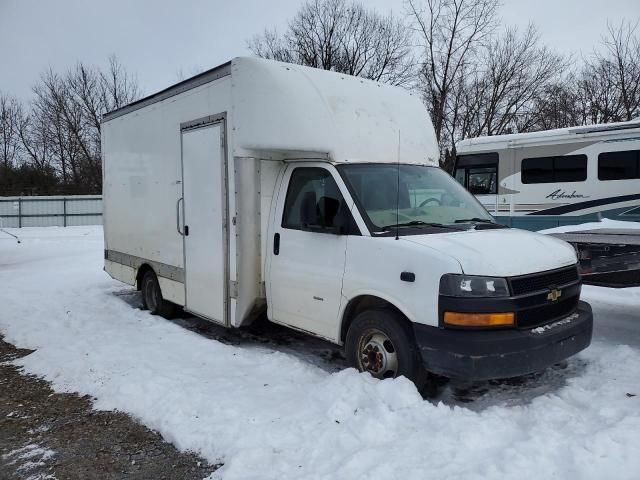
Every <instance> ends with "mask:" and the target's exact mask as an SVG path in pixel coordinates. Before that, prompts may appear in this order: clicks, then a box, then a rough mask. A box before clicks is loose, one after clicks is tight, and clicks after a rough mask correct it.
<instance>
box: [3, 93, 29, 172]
mask: <svg viewBox="0 0 640 480" xmlns="http://www.w3.org/2000/svg"><path fill="white" fill-rule="evenodd" d="M23 117H24V114H23V111H22V105H21V104H20V103H19V102H18V101H17V100H16V99H15V98H12V97H9V96H8V95H5V94H3V93H2V92H0V164H2V165H4V166H8V165H15V164H16V163H17V162H18V160H19V158H20V154H21V146H22V142H21V141H20V124H21V123H22V121H23Z"/></svg>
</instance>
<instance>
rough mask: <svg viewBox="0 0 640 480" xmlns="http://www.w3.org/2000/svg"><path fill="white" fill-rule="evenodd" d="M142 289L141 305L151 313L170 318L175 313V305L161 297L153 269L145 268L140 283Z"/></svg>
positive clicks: (158, 283)
mask: <svg viewBox="0 0 640 480" xmlns="http://www.w3.org/2000/svg"><path fill="white" fill-rule="evenodd" d="M140 290H141V291H142V306H143V308H144V309H146V310H149V311H150V312H151V313H152V314H153V315H160V316H162V317H164V318H172V317H173V316H174V315H175V313H176V305H175V304H174V303H171V302H169V301H167V300H165V299H164V298H162V290H161V289H160V282H158V277H157V276H156V274H155V273H154V272H153V270H147V271H146V272H145V274H144V276H143V277H142V283H141V284H140Z"/></svg>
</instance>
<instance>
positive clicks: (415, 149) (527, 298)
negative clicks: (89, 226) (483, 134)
mask: <svg viewBox="0 0 640 480" xmlns="http://www.w3.org/2000/svg"><path fill="white" fill-rule="evenodd" d="M102 135H103V138H102V146H103V160H104V224H105V230H104V231H105V270H106V271H107V272H108V273H109V274H110V275H111V276H112V277H114V278H116V279H119V280H121V281H123V282H126V283H129V284H131V285H137V287H138V288H139V289H140V290H142V296H143V300H144V304H145V306H146V307H147V308H148V309H150V310H151V311H152V312H154V313H159V314H162V315H171V314H172V312H173V310H174V309H175V306H176V305H179V306H182V307H184V309H185V310H187V311H189V312H192V313H193V314H195V315H198V316H200V317H202V318H205V319H208V320H210V321H212V322H216V323H219V324H222V325H224V326H227V327H241V326H244V325H247V324H249V323H251V322H252V321H253V320H254V319H255V318H256V317H257V316H259V315H263V314H264V313H266V315H267V316H268V318H269V320H271V321H272V322H276V323H280V324H283V325H286V326H289V327H291V328H294V329H297V330H301V331H304V332H308V333H309V334H312V335H315V336H319V337H322V338H325V339H327V340H330V341H332V342H335V343H337V344H341V345H344V346H345V350H346V353H347V356H348V358H349V360H350V362H351V364H352V365H353V366H354V367H356V368H358V369H360V370H362V371H367V372H370V373H371V374H372V375H374V376H375V377H378V378H386V377H396V376H399V375H404V376H406V377H408V378H410V379H412V380H413V381H415V382H417V383H418V384H420V383H422V382H423V381H425V379H427V378H428V376H427V375H424V372H425V370H426V371H430V372H434V373H437V374H441V375H444V376H448V377H457V378H464V379H489V378H499V377H511V376H518V375H522V374H525V373H529V372H533V371H537V370H541V369H544V368H545V367H547V366H549V365H551V364H553V363H555V362H558V361H560V360H562V359H565V358H567V357H569V356H571V355H573V354H575V353H577V352H579V351H580V350H582V349H584V348H586V347H587V346H588V345H589V342H590V340H591V329H592V313H591V308H590V307H589V305H588V304H586V303H584V302H582V301H580V300H579V298H580V289H581V280H580V277H579V274H578V271H577V268H576V261H577V260H576V255H575V252H574V250H573V248H571V246H569V245H568V244H567V243H565V242H563V241H561V240H558V239H555V238H552V237H548V236H544V235H538V234H535V233H530V232H524V231H519V230H512V229H509V228H505V227H503V226H501V225H498V224H496V223H495V222H494V220H493V218H492V217H491V216H490V215H489V214H488V213H487V211H486V210H485V209H484V208H483V207H482V205H481V204H480V203H478V202H477V201H476V199H475V198H474V197H473V195H471V194H470V193H468V192H467V191H466V190H465V189H464V188H463V187H462V186H461V185H460V184H459V183H457V182H456V181H455V180H454V179H453V178H452V177H450V176H449V175H448V174H446V173H445V172H444V171H442V170H441V169H440V168H439V167H438V157H439V155H438V147H437V142H436V139H435V135H434V132H433V127H432V125H431V122H430V121H429V117H428V113H427V111H426V110H425V108H424V106H423V105H422V103H421V101H420V100H419V99H418V98H416V97H413V96H412V95H410V94H409V93H407V92H406V91H405V90H403V89H401V88H396V87H391V86H387V85H382V84H379V83H376V82H372V81H368V80H363V79H359V78H354V77H350V76H348V75H342V74H337V73H333V72H326V71H322V70H316V69H311V68H306V67H301V66H294V65H289V64H285V63H278V62H273V61H267V60H261V59H251V58H238V59H235V60H233V61H232V62H229V63H227V64H224V65H221V66H219V67H217V68H215V69H213V70H210V71H208V72H205V73H203V74H200V75H198V76H196V77H194V78H191V79H189V80H186V81H184V82H182V83H179V84H177V85H175V86H173V87H170V88H168V89H166V90H164V91H162V92H159V93H157V94H155V95H152V96H150V97H148V98H145V99H143V100H140V101H138V102H136V103H133V104H131V105H129V106H126V107H124V108H122V109H120V110H116V111H114V112H111V113H109V114H107V115H106V116H105V118H104V119H103V128H102Z"/></svg>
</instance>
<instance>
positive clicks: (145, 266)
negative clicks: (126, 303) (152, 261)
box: [136, 263, 155, 290]
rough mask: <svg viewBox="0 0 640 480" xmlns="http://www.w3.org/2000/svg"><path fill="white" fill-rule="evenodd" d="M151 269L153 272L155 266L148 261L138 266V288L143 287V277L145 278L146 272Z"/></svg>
mask: <svg viewBox="0 0 640 480" xmlns="http://www.w3.org/2000/svg"><path fill="white" fill-rule="evenodd" d="M149 270H151V271H152V272H153V268H151V265H149V264H148V263H143V264H142V265H140V267H139V268H138V273H136V288H137V289H138V290H141V289H142V279H143V278H144V274H145V273H147V272H148V271H149ZM154 273H155V272H154Z"/></svg>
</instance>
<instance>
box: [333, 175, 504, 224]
mask: <svg viewBox="0 0 640 480" xmlns="http://www.w3.org/2000/svg"><path fill="white" fill-rule="evenodd" d="M337 168H338V170H339V171H340V174H341V175H342V177H343V178H344V180H345V182H346V183H347V186H348V187H349V189H350V191H351V194H352V195H353V196H354V197H355V201H356V203H357V205H358V206H359V209H360V211H361V213H362V215H363V217H364V219H365V221H366V222H367V223H368V224H369V225H368V226H369V228H370V229H371V230H372V231H376V232H382V231H389V230H394V229H395V226H396V222H397V224H399V225H400V227H414V228H421V227H425V228H426V227H434V226H435V227H442V228H447V227H448V226H449V227H451V228H454V227H455V226H461V227H462V225H463V224H465V223H470V224H475V223H494V220H493V217H492V216H491V215H489V213H488V212H487V211H486V210H485V209H484V207H482V205H481V204H480V203H479V202H478V201H477V200H476V199H475V197H474V196H473V195H471V194H470V193H469V192H467V191H466V190H465V189H464V187H463V186H462V185H460V184H459V183H458V182H456V181H455V180H454V179H453V177H451V176H450V175H449V174H447V173H446V172H444V171H443V170H441V169H440V168H437V167H429V166H423V165H406V164H405V165H394V164H372V163H367V164H351V165H340V166H338V167H337ZM398 186H399V187H400V189H399V192H398ZM396 208H397V209H398V211H397V219H396Z"/></svg>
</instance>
